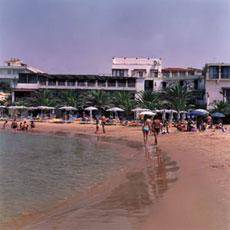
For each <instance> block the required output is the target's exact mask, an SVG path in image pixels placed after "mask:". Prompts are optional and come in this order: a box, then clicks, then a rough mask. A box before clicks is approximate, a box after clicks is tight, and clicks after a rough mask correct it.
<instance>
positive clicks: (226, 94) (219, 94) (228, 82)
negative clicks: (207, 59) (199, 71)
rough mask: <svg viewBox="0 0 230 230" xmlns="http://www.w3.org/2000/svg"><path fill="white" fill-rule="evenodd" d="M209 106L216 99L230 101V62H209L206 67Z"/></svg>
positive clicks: (209, 106)
mask: <svg viewBox="0 0 230 230" xmlns="http://www.w3.org/2000/svg"><path fill="white" fill-rule="evenodd" d="M204 76H205V92H206V102H207V108H211V107H212V106H213V103H214V102H215V101H230V64H229V63H228V64H227V63H207V64H206V65H205V67H204Z"/></svg>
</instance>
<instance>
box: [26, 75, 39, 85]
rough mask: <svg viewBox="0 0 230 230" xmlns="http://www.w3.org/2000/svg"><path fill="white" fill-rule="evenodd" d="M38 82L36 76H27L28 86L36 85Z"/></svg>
mask: <svg viewBox="0 0 230 230" xmlns="http://www.w3.org/2000/svg"><path fill="white" fill-rule="evenodd" d="M37 82H38V77H37V76H36V75H29V76H28V83H29V84H36V83H37Z"/></svg>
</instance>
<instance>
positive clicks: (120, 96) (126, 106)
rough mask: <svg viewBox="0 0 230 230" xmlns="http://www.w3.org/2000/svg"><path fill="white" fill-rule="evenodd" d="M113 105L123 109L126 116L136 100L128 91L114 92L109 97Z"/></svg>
mask: <svg viewBox="0 0 230 230" xmlns="http://www.w3.org/2000/svg"><path fill="white" fill-rule="evenodd" d="M111 101H112V103H113V105H114V106H116V107H119V108H121V109H123V110H124V113H125V115H126V116H129V115H130V114H131V110H132V109H133V108H134V107H135V105H136V101H135V99H134V98H133V95H132V94H131V93H130V92H124V91H121V92H116V93H114V95H113V96H112V99H111Z"/></svg>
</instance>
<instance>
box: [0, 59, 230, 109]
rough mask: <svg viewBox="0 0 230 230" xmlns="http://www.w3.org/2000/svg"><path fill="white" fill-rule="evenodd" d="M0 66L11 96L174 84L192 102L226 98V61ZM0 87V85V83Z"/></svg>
mask: <svg viewBox="0 0 230 230" xmlns="http://www.w3.org/2000/svg"><path fill="white" fill-rule="evenodd" d="M6 64H7V65H6V66H4V67H0V83H1V81H5V82H7V81H8V82H10V86H11V87H12V89H13V93H12V100H13V101H14V99H15V97H16V98H18V97H23V96H29V95H30V94H31V92H33V91H36V90H39V89H51V90H76V91H82V90H105V91H110V92H111V91H127V92H131V93H132V94H133V95H135V94H136V93H138V92H140V91H145V90H151V91H161V90H164V89H166V88H167V87H170V86H172V85H175V84H179V85H181V86H184V87H187V89H188V90H190V91H192V92H193V93H194V95H196V98H195V100H194V102H195V103H196V104H198V105H201V106H204V105H205V104H207V107H208V108H211V106H212V104H213V103H214V102H215V101H218V100H224V101H227V100H228V101H230V64H226V63H209V64H206V65H205V67H204V69H203V71H202V70H201V69H197V68H181V67H179V68H178V67H176V68H175V67H169V68H162V60H161V59H160V58H159V59H156V58H125V57H123V58H117V57H115V58H113V59H112V71H111V74H108V75H79V74H77V75H69V74H47V73H43V72H42V71H40V70H38V69H35V68H32V67H29V66H27V65H26V64H24V63H22V62H21V61H20V60H19V59H11V60H9V61H7V62H6ZM0 87H1V85H0Z"/></svg>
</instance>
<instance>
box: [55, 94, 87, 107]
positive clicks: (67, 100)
mask: <svg viewBox="0 0 230 230" xmlns="http://www.w3.org/2000/svg"><path fill="white" fill-rule="evenodd" d="M59 97H60V103H61V106H64V105H65V106H73V107H75V108H77V109H83V107H84V104H85V100H84V98H85V97H84V95H83V94H81V93H79V92H76V91H74V90H70V91H69V90H68V91H63V92H62V93H61V94H60V95H59Z"/></svg>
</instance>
